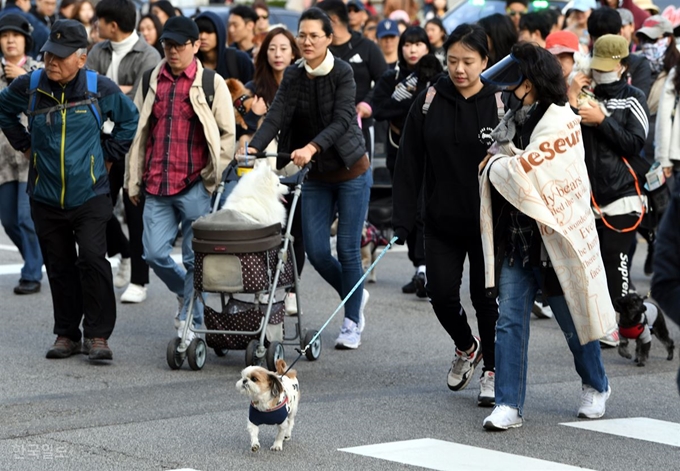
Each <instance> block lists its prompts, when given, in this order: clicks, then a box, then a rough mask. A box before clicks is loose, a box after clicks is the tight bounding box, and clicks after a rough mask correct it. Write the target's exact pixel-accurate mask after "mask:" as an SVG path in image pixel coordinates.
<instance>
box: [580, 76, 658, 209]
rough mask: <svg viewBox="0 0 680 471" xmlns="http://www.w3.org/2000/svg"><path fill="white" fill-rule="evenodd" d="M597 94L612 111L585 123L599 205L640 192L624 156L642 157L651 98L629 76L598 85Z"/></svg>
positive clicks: (588, 160)
mask: <svg viewBox="0 0 680 471" xmlns="http://www.w3.org/2000/svg"><path fill="white" fill-rule="evenodd" d="M595 96H596V97H597V98H598V100H600V101H601V102H604V104H605V106H606V107H607V110H608V111H609V113H610V114H611V116H608V117H606V118H605V120H604V121H603V122H602V123H601V124H600V125H599V126H595V127H591V126H581V129H582V130H583V145H584V147H585V151H586V165H587V166H588V175H589V177H590V185H591V187H592V192H593V195H594V197H595V201H596V202H597V204H598V205H600V206H604V205H607V204H609V203H612V202H614V201H616V200H618V199H620V198H623V197H625V196H634V195H636V194H637V191H636V189H635V179H634V178H633V175H631V173H630V171H629V170H628V167H626V164H625V163H624V162H623V159H621V157H625V158H626V159H628V160H629V161H631V162H630V163H631V165H633V166H635V163H636V162H637V161H639V159H641V158H642V157H640V153H641V152H642V149H643V147H644V145H645V139H646V138H647V133H648V132H649V110H648V109H647V99H646V98H645V95H644V94H643V93H642V92H641V91H640V90H639V89H637V88H635V87H633V86H631V85H628V84H627V83H626V81H625V80H619V81H618V82H615V83H610V84H606V85H598V86H597V87H595Z"/></svg>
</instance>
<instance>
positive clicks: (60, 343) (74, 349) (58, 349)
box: [45, 335, 80, 358]
mask: <svg viewBox="0 0 680 471" xmlns="http://www.w3.org/2000/svg"><path fill="white" fill-rule="evenodd" d="M77 353H80V342H74V341H73V340H71V339H70V338H68V337H63V336H61V335H59V336H58V337H57V340H55V342H54V345H52V346H51V347H50V349H49V350H47V355H45V358H68V357H70V356H71V355H75V354H77Z"/></svg>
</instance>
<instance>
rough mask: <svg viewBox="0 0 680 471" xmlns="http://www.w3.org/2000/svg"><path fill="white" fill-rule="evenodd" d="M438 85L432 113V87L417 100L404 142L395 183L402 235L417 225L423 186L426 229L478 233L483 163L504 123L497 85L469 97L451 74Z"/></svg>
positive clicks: (395, 218) (396, 213)
mask: <svg viewBox="0 0 680 471" xmlns="http://www.w3.org/2000/svg"><path fill="white" fill-rule="evenodd" d="M434 87H435V89H436V91H437V93H436V95H435V97H434V99H433V101H432V103H431V104H430V107H429V109H428V111H427V114H423V110H422V108H423V103H424V102H425V96H426V94H427V90H425V91H424V92H422V93H421V94H420V95H418V97H417V98H416V100H415V101H414V103H413V106H412V107H411V110H410V111H409V114H408V117H407V118H406V123H405V125H404V132H403V134H402V139H401V144H400V146H399V152H398V155H397V163H396V168H395V171H394V181H393V184H392V195H393V205H394V207H393V212H392V226H393V227H394V229H395V233H396V235H397V236H399V237H402V236H404V235H406V234H408V233H410V232H411V231H412V230H413V228H414V225H415V220H416V211H417V206H418V204H417V203H418V201H417V200H418V194H419V193H420V189H421V186H422V185H424V188H423V196H424V207H423V215H422V216H423V221H424V223H425V230H426V231H431V232H437V233H440V234H441V233H444V234H446V233H448V234H456V233H465V234H469V233H470V232H471V231H473V232H477V233H478V232H479V206H480V202H479V184H478V180H477V174H478V173H479V169H478V166H479V163H480V162H481V161H482V159H484V157H485V156H486V153H487V149H488V148H489V146H490V145H491V144H492V143H493V141H492V140H491V136H490V134H491V131H492V130H493V129H494V128H495V127H496V126H497V125H498V121H499V120H498V107H497V105H496V97H495V95H494V94H495V92H496V91H497V89H496V87H493V86H490V85H484V88H482V89H481V90H480V91H479V93H477V94H476V95H473V96H471V97H470V98H467V99H465V98H464V97H463V96H462V95H461V94H460V93H459V92H458V90H457V89H456V87H455V86H454V85H453V82H452V81H451V79H450V78H449V76H448V75H445V76H442V77H441V78H440V79H439V81H437V83H436V84H435V85H434Z"/></svg>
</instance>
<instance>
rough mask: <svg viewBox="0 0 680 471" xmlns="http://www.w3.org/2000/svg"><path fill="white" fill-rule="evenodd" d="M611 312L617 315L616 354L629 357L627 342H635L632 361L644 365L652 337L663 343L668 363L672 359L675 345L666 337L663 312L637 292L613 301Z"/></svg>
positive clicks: (630, 356)
mask: <svg viewBox="0 0 680 471" xmlns="http://www.w3.org/2000/svg"><path fill="white" fill-rule="evenodd" d="M614 309H616V312H618V313H619V334H620V338H621V341H620V343H619V355H621V356H622V357H624V358H632V355H631V354H630V353H629V352H628V341H629V340H633V339H634V340H635V343H636V346H635V361H636V362H637V364H638V366H645V362H646V361H647V359H648V358H649V350H650V348H651V346H652V334H653V335H654V336H656V338H657V339H659V341H660V342H661V343H662V344H663V346H664V347H665V348H666V352H668V356H667V357H666V359H667V360H672V359H673V350H674V349H675V345H674V342H673V339H671V338H670V336H669V334H668V327H667V326H666V319H665V318H664V314H663V311H662V310H661V308H660V307H659V306H658V305H657V304H656V303H653V302H652V301H651V300H649V299H645V298H643V297H641V296H640V295H638V294H637V293H629V294H627V295H626V296H624V297H622V298H619V299H617V300H616V301H614Z"/></svg>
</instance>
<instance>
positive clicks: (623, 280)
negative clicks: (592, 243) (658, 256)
mask: <svg viewBox="0 0 680 471" xmlns="http://www.w3.org/2000/svg"><path fill="white" fill-rule="evenodd" d="M606 218H607V222H608V223H609V224H610V225H611V226H613V227H615V228H617V229H625V228H627V227H631V226H633V225H635V223H636V221H637V220H638V217H637V216H636V215H629V214H624V215H622V216H606ZM635 234H636V232H635V231H629V232H616V231H614V230H612V229H609V228H608V227H606V226H605V224H604V222H603V221H602V220H601V219H597V235H598V236H599V238H600V251H601V252H602V261H603V262H604V270H605V272H606V273H607V287H608V288H609V296H610V297H611V298H612V302H613V301H616V300H617V299H619V298H621V297H623V296H625V295H626V294H628V289H629V288H630V263H629V260H628V252H629V250H630V245H631V244H632V243H633V239H634V238H635Z"/></svg>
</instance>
